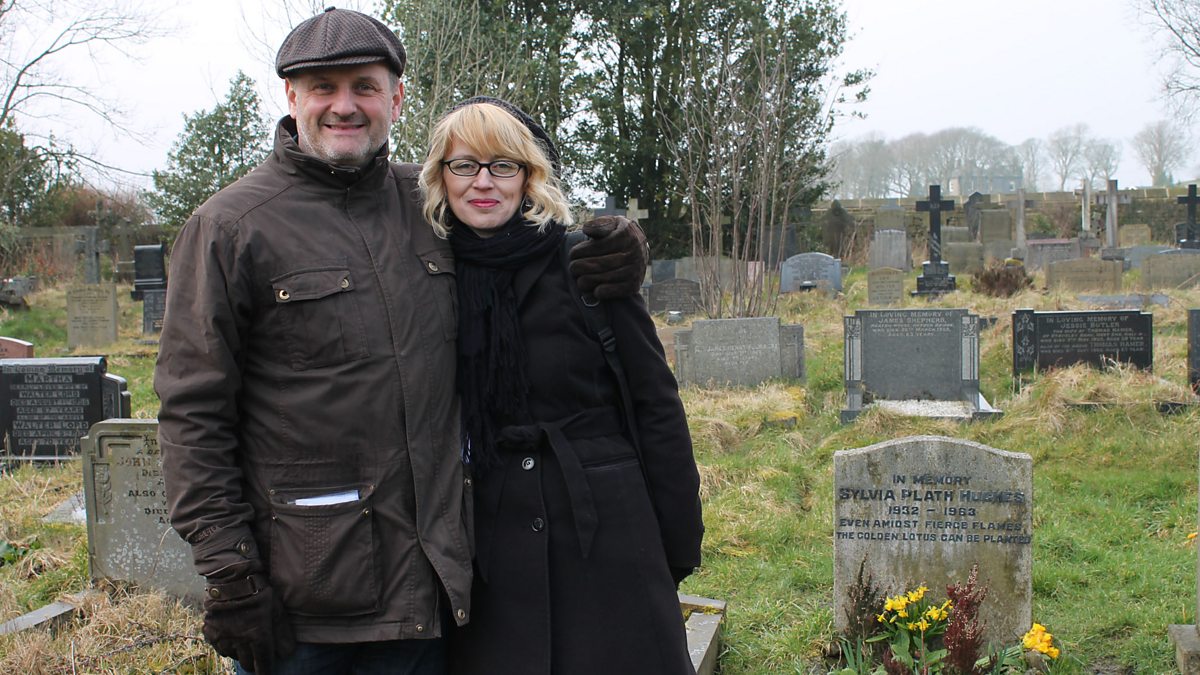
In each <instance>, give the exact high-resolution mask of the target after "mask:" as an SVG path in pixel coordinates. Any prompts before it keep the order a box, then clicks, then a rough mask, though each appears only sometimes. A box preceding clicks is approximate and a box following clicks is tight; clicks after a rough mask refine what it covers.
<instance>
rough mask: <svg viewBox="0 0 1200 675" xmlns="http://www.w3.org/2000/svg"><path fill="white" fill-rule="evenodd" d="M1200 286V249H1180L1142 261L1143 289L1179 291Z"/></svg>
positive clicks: (1148, 257) (1147, 257) (1151, 256)
mask: <svg viewBox="0 0 1200 675" xmlns="http://www.w3.org/2000/svg"><path fill="white" fill-rule="evenodd" d="M1196 286H1200V249H1195V248H1180V249H1175V250H1173V251H1165V252H1163V253H1155V254H1151V255H1148V256H1146V258H1145V259H1144V260H1143V261H1142V289H1143V290H1156V289H1164V290H1166V289H1178V288H1194V287H1196Z"/></svg>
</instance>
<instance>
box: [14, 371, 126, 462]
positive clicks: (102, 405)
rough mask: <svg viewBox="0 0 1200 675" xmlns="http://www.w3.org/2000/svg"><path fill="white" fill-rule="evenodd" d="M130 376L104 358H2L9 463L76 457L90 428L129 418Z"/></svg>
mask: <svg viewBox="0 0 1200 675" xmlns="http://www.w3.org/2000/svg"><path fill="white" fill-rule="evenodd" d="M130 414H131V411H130V398H129V392H128V391H127V386H126V383H125V378H122V377H118V376H116V375H112V374H110V373H108V372H107V362H106V360H105V358H104V357H102V356H82V357H64V358H50V359H0V435H3V436H5V437H6V439H7V444H6V445H7V449H6V455H5V458H6V459H12V460H20V461H28V460H37V461H42V460H57V459H67V458H74V457H77V456H78V454H79V447H80V446H79V439H80V438H81V437H83V436H84V435H86V434H87V431H88V429H89V428H90V427H91V425H93V424H95V423H96V422H99V421H101V420H104V419H108V418H112V417H129V415H130Z"/></svg>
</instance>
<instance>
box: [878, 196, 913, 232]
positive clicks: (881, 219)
mask: <svg viewBox="0 0 1200 675" xmlns="http://www.w3.org/2000/svg"><path fill="white" fill-rule="evenodd" d="M907 229H908V223H906V222H905V217H904V207H902V206H900V205H899V204H895V203H891V204H884V205H883V206H881V207H879V210H877V211H876V212H875V231H876V232H879V231H880V230H899V231H901V232H904V231H905V230H907Z"/></svg>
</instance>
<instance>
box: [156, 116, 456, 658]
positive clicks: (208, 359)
mask: <svg viewBox="0 0 1200 675" xmlns="http://www.w3.org/2000/svg"><path fill="white" fill-rule="evenodd" d="M294 134H295V127H294V122H293V121H292V120H291V118H287V117H285V118H284V119H283V120H282V121H281V122H280V124H279V127H278V129H277V131H276V139H275V148H274V151H273V153H272V154H271V155H270V156H269V157H268V158H267V159H266V160H265V161H264V162H263V164H262V165H261V166H259V167H258V168H256V169H255V170H254V171H253V172H251V173H250V174H248V175H247V176H245V177H244V178H242V179H241V180H239V181H238V182H237V183H234V184H233V185H231V186H229V187H227V188H225V189H224V190H222V191H221V192H219V193H218V194H217V195H215V196H214V197H212V198H211V199H210V200H208V202H206V203H205V204H204V205H203V206H201V207H200V208H199V209H198V210H197V211H196V213H195V214H194V215H193V216H192V218H191V219H189V221H188V222H187V224H186V225H185V226H184V227H183V229H182V230H181V232H180V234H179V237H178V240H177V241H176V243H175V245H174V248H173V250H172V253H171V269H170V276H169V278H170V285H169V289H168V298H167V311H166V317H165V319H164V322H163V332H162V335H161V338H160V350H159V357H158V364H157V367H156V370H155V389H156V391H157V392H158V395H159V398H160V399H161V404H162V408H161V412H160V414H159V423H160V426H159V438H160V443H161V447H162V452H163V470H164V477H165V481H166V489H167V495H168V503H169V506H170V511H171V522H172V524H173V525H174V527H175V529H176V530H178V531H179V533H180V535H181V536H183V537H184V538H185V539H186V540H188V541H189V542H191V543H192V550H193V555H194V560H195V563H196V566H197V569H198V570H199V571H200V572H201V573H202V574H204V575H205V576H208V577H209V578H210V579H218V580H220V579H228V578H230V577H235V576H237V575H238V574H241V573H243V572H244V571H245V570H246V569H248V567H249V566H255V565H256V562H255V561H260V562H261V563H262V565H263V567H264V569H265V571H266V573H267V574H268V576H269V579H270V583H271V585H272V587H274V588H275V589H276V591H277V592H278V593H279V594H281V596H282V598H283V600H284V602H285V604H286V606H287V609H288V613H289V617H290V620H291V623H292V625H293V628H294V629H295V631H296V638H297V639H298V640H300V641H302V642H362V641H376V640H389V639H409V638H423V637H433V636H437V635H441V634H443V633H444V626H442V625H441V624H442V621H441V617H442V616H452V617H453V619H454V620H455V622H457V623H459V624H462V623H465V622H466V621H467V620H468V619H469V614H470V606H469V603H470V578H471V532H470V530H471V523H470V522H469V519H470V517H471V515H470V514H471V509H470V507H469V505H470V494H469V493H470V480H469V479H468V478H467V477H466V476H465V475H464V471H463V467H462V463H461V460H460V457H461V449H460V445H459V406H458V401H457V398H456V397H455V394H454V380H455V351H454V340H455V335H456V320H457V316H456V310H455V305H454V303H455V288H454V263H453V260H452V258H451V254H450V249H449V246H448V245H447V244H446V242H445V241H443V240H441V239H438V238H437V237H435V236H434V234H433V231H432V229H431V228H430V227H429V226H428V225H427V224H426V223H425V221H424V219H423V218H422V216H421V213H420V197H419V194H418V191H417V185H416V175H417V171H418V170H419V167H418V166H416V165H411V164H410V165H397V164H391V163H389V162H388V161H387V153H386V148H385V149H383V150H381V151H380V153H379V156H377V157H376V158H375V160H374V161H373V163H372V164H371V165H369V166H368V167H367V168H365V169H361V170H359V169H345V168H339V167H334V166H331V165H329V164H326V163H324V162H321V161H319V160H317V159H315V158H313V157H311V156H308V155H305V154H303V153H302V152H301V151H300V149H299V147H298V146H297V144H296V141H295V139H294ZM314 501H315V502H317V504H315V505H314V504H313V502H314ZM320 502H334V503H327V504H324V505H322V504H320ZM440 588H444V591H445V595H444V596H443V595H442V594H441V591H440V590H439V589H440ZM447 599H448V601H449V607H448V608H446V607H445V606H444V605H445V602H446V600H447Z"/></svg>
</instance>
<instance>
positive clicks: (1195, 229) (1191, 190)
mask: <svg viewBox="0 0 1200 675" xmlns="http://www.w3.org/2000/svg"><path fill="white" fill-rule="evenodd" d="M1176 201H1178V202H1179V203H1180V204H1186V205H1187V221H1185V222H1184V231H1185V232H1186V233H1187V236H1185V237H1183V238H1181V239H1180V241H1179V248H1200V226H1198V225H1197V224H1196V205H1197V204H1200V196H1197V195H1196V184H1195V183H1192V184H1191V185H1188V193H1187V196H1186V197H1177V198H1176Z"/></svg>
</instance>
